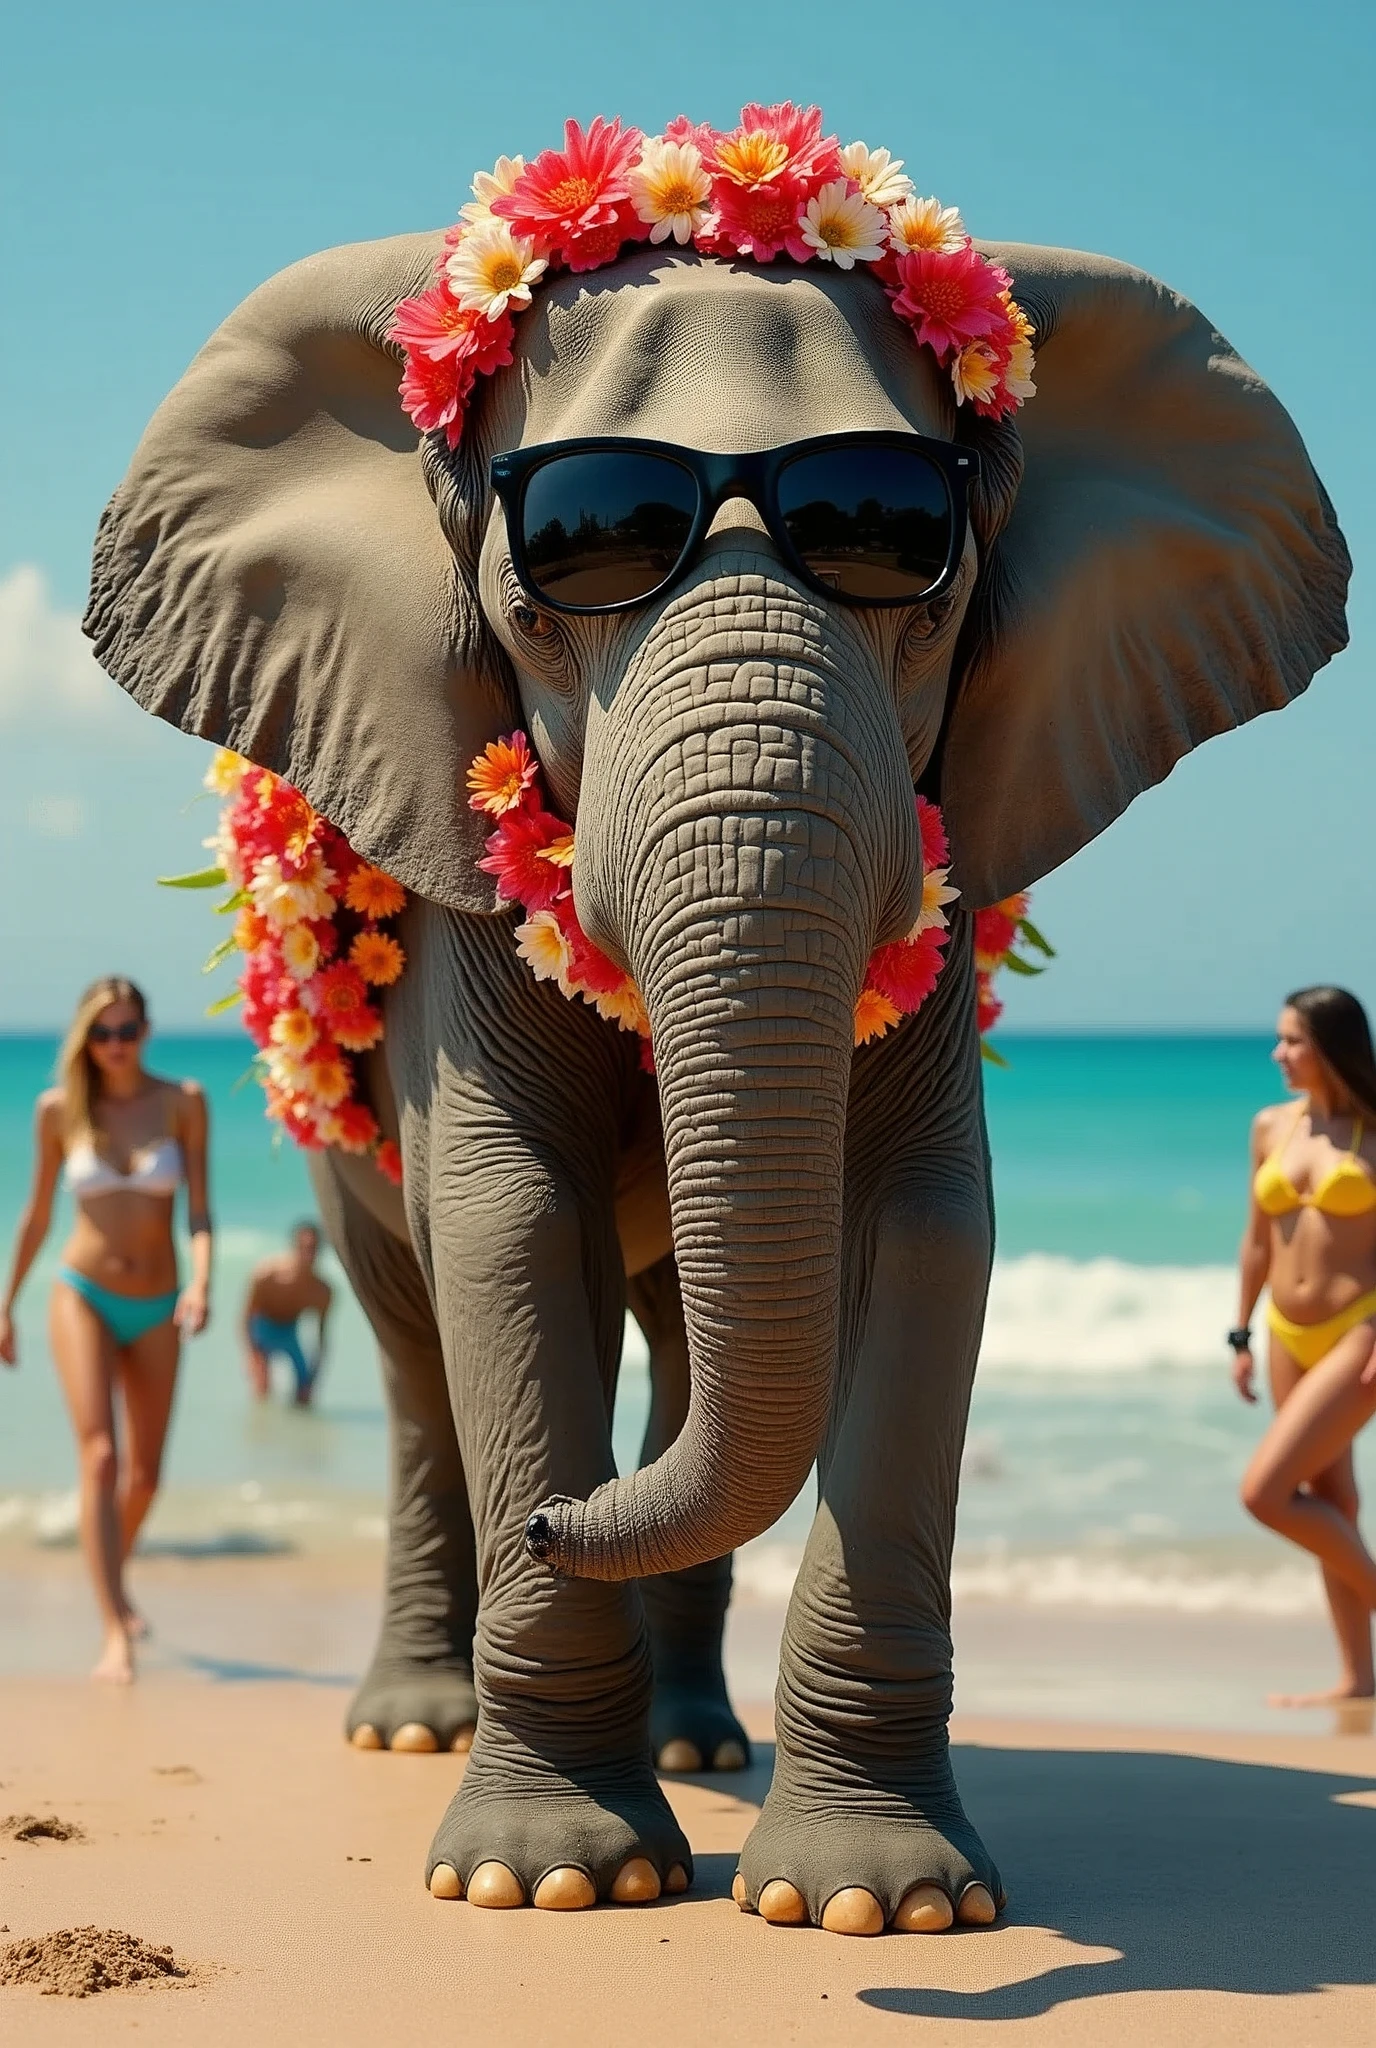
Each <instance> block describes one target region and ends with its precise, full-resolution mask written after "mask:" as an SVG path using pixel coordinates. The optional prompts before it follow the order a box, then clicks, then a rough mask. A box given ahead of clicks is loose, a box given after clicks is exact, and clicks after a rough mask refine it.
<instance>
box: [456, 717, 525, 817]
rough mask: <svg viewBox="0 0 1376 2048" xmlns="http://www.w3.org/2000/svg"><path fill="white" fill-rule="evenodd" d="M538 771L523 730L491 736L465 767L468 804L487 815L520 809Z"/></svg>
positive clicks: (493, 815) (504, 813)
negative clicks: (505, 736) (501, 736)
mask: <svg viewBox="0 0 1376 2048" xmlns="http://www.w3.org/2000/svg"><path fill="white" fill-rule="evenodd" d="M539 772H540V765H539V763H538V761H537V760H536V759H535V756H534V755H533V754H532V753H531V751H530V742H529V740H528V739H527V738H526V736H525V734H524V733H523V732H514V733H512V735H511V737H510V739H505V740H493V741H492V742H491V743H490V744H489V745H488V746H486V747H484V748H483V751H482V752H481V754H479V756H478V758H477V760H476V761H475V762H474V763H473V765H472V767H471V768H470V769H469V771H468V808H469V809H470V810H471V811H486V812H487V815H488V816H489V818H504V817H505V816H506V814H507V812H508V811H515V810H519V809H520V807H521V804H522V803H523V802H524V800H525V794H526V791H527V790H528V789H529V788H530V787H531V785H532V784H533V783H534V781H535V778H536V776H537V775H538V774H539Z"/></svg>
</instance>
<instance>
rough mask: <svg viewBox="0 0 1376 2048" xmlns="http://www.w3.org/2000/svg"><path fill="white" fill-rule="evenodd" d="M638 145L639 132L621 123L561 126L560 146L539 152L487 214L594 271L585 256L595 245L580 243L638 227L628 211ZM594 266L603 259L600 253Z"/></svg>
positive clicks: (575, 266) (571, 263)
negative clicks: (562, 140) (616, 230)
mask: <svg viewBox="0 0 1376 2048" xmlns="http://www.w3.org/2000/svg"><path fill="white" fill-rule="evenodd" d="M642 140H643V138H642V136H641V132H640V130H639V129H638V128H627V129H624V130H623V128H622V126H621V123H620V121H619V120H616V121H611V122H607V121H604V120H603V118H602V116H601V115H600V114H598V115H597V116H596V118H595V119H594V121H593V122H592V125H591V126H590V127H589V128H588V129H587V130H586V132H585V131H584V130H583V129H581V128H580V127H579V125H578V123H577V122H576V121H566V122H565V123H564V147H563V148H562V149H545V150H542V151H541V152H540V154H539V156H537V157H536V159H535V161H534V163H533V164H528V165H527V166H526V168H525V170H523V171H522V173H521V175H520V177H519V178H518V179H517V180H516V183H515V184H514V185H513V187H512V189H511V191H510V192H506V193H501V194H499V195H498V196H497V197H496V198H494V199H493V200H492V202H491V204H492V211H493V213H494V214H497V215H498V216H499V217H500V218H501V219H503V220H509V221H510V222H511V224H512V227H513V229H514V231H515V232H516V233H517V234H518V235H523V236H528V237H529V238H530V240H531V241H533V242H534V243H535V245H536V247H537V248H538V249H540V250H541V251H542V252H547V253H549V254H550V255H553V256H557V257H559V258H561V259H562V260H564V261H566V262H567V263H568V264H569V266H570V268H571V269H574V270H585V269H591V268H592V267H593V262H592V260H587V261H585V260H583V258H584V257H587V256H588V255H589V251H590V249H591V247H592V246H593V244H592V242H591V240H590V239H587V240H586V246H585V247H584V248H582V249H581V250H580V248H579V244H580V242H584V241H585V239H586V238H591V237H593V236H594V235H596V234H597V232H598V231H599V230H602V231H607V230H611V229H613V228H616V227H619V226H622V225H624V226H625V231H626V237H627V238H629V237H633V236H634V235H635V234H636V232H637V230H638V229H639V227H640V223H639V222H638V221H637V220H636V217H635V208H634V207H633V206H632V205H631V187H630V173H631V166H632V165H633V164H634V162H635V160H636V157H637V156H638V155H639V152H640V145H641V142H642ZM603 241H605V233H604V235H603ZM598 246H599V247H600V246H601V245H600V244H599V245H598ZM618 246H619V243H618ZM613 253H614V252H613ZM575 257H578V259H579V260H576V261H575ZM595 260H596V261H597V262H602V263H605V262H606V261H607V260H608V258H607V256H606V255H603V254H599V255H598V256H597V257H596V259H595Z"/></svg>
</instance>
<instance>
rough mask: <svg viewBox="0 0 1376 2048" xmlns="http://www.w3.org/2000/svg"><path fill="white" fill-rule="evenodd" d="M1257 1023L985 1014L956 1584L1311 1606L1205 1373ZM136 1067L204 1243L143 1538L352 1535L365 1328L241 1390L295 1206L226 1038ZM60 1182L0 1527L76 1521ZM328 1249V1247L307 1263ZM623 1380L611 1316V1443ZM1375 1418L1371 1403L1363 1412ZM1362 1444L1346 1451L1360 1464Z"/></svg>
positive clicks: (262, 1545) (371, 1371) (358, 1510)
mask: <svg viewBox="0 0 1376 2048" xmlns="http://www.w3.org/2000/svg"><path fill="white" fill-rule="evenodd" d="M1269 1048H1270V1041H1269V1040H1267V1039H1264V1038H1224V1037H1211V1038H1189V1037H1172V1038H1130V1037H1102V1038H1072V1037H1056V1038H1049V1037H1048V1038H1035V1037H1023V1036H1012V1035H1006V1036H1004V1037H1003V1038H1002V1039H1001V1040H1000V1049H1001V1051H1002V1052H1003V1054H1004V1056H1005V1058H1006V1059H1007V1060H1008V1062H1009V1065H1008V1068H1007V1069H1006V1070H1000V1069H997V1068H993V1067H990V1068H986V1080H987V1094H988V1112H989V1127H990V1135H991V1141H992V1146H993V1157H994V1177H995V1184H996V1199H997V1206H998V1252H997V1264H996V1268H995V1274H994V1282H993V1289H992V1295H991V1301H990V1310H989V1318H988V1325H987V1330H986V1335H985V1341H984V1348H983V1353H982V1357H981V1364H980V1372H979V1376H978V1380H977V1383H976V1389H975V1397H974V1405H973V1411H972V1415H971V1423H970V1435H969V1443H968V1448H967V1453H966V1459H965V1469H964V1477H963V1482H962V1492H961V1508H960V1522H959V1531H958V1545H957V1556H956V1568H955V1589H956V1594H957V1597H958V1599H961V1600H968V1601H992V1600H997V1601H1012V1602H1016V1603H1018V1604H1020V1605H1028V1606H1033V1607H1036V1606H1044V1607H1080V1608H1099V1609H1119V1610H1133V1609H1138V1610H1142V1609H1155V1610H1171V1609H1174V1610H1176V1611H1181V1612H1195V1613H1208V1612H1225V1611H1233V1612H1243V1613H1269V1614H1275V1615H1282V1614H1289V1613H1296V1614H1298V1613H1309V1612H1315V1611H1318V1609H1319V1605H1320V1593H1319V1585H1318V1579H1317V1574H1316V1572H1315V1571H1314V1569H1313V1568H1312V1567H1311V1566H1310V1564H1309V1562H1308V1561H1307V1560H1306V1559H1303V1558H1300V1557H1298V1556H1297V1555H1296V1554H1295V1553H1294V1552H1293V1551H1292V1550H1291V1549H1290V1548H1289V1547H1288V1546H1287V1545H1285V1544H1283V1543H1281V1542H1280V1541H1279V1540H1277V1539H1276V1538H1274V1537H1272V1536H1269V1535H1268V1534H1266V1533H1265V1532H1263V1531H1261V1530H1259V1529H1257V1528H1256V1527H1255V1526H1254V1525H1253V1524H1252V1523H1251V1522H1250V1521H1249V1520H1248V1518H1247V1517H1246V1516H1245V1515H1244V1514H1243V1512H1242V1510H1241V1508H1240V1507H1239V1506H1238V1504H1237V1484H1238V1480H1239V1478H1240V1476H1241V1473H1242V1471H1243V1468H1244V1466H1245V1464H1246V1462H1247V1459H1248V1456H1249V1455H1250V1451H1251V1448H1252V1446H1253V1444H1254V1443H1255V1442H1256V1440H1257V1437H1258V1436H1259V1434H1260V1432H1261V1429H1262V1428H1263V1426H1264V1422H1265V1416H1266V1413H1267V1411H1266V1409H1265V1408H1250V1409H1249V1408H1247V1407H1246V1406H1245V1405H1244V1404H1243V1403H1242V1402H1241V1401H1239V1400H1238V1398H1237V1396H1236V1395H1235V1393H1234V1392H1233V1390H1232V1386H1231V1383H1230V1380H1229V1375H1228V1354H1227V1352H1226V1350H1225V1349H1224V1345H1223V1341H1222V1338H1223V1332H1224V1331H1225V1330H1226V1329H1227V1328H1228V1326H1229V1324H1230V1323H1231V1322H1232V1320H1233V1315H1234V1300H1233V1290H1234V1284H1235V1283H1234V1278H1233V1270H1232V1261H1233V1257H1234V1254H1235V1250H1236V1244H1237V1239H1238V1236H1239V1233H1240V1230H1241V1226H1242V1221H1243V1211H1244V1191H1245V1174H1246V1156H1247V1152H1246V1148H1247V1128H1248V1122H1249V1119H1250V1117H1251V1115H1252V1113H1253V1112H1254V1111H1255V1110H1256V1109H1257V1108H1258V1107H1259V1106H1260V1105H1261V1104H1262V1103H1264V1102H1266V1101H1270V1100H1274V1099H1275V1098H1276V1097H1277V1095H1278V1094H1279V1089H1278V1087H1277V1082H1276V1076H1275V1072H1274V1069H1273V1068H1272V1067H1271V1066H1270V1064H1269V1061H1268V1057H1267V1056H1268V1052H1269ZM53 1053H54V1045H53V1043H52V1041H50V1040H46V1039H39V1038H27V1037H24V1038H20V1037H12V1038H0V1239H2V1240H3V1255H4V1257H5V1258H6V1259H8V1256H9V1245H10V1243H11V1241H12V1233H13V1230H14V1225H15V1221H16V1219H17V1215H18V1212H19V1209H20V1206H21V1204H22V1202H23V1199H24V1193H25V1188H26V1185H27V1179H28V1173H29V1166H30V1126H31V1121H32V1105H33V1099H34V1097H35V1095H36V1094H37V1092H38V1090H39V1089H40V1088H41V1087H42V1086H44V1085H45V1084H46V1082H47V1080H48V1078H49V1075H50V1071H51V1066H52V1060H53ZM152 1064H153V1065H154V1066H155V1067H156V1068H157V1069H158V1070H160V1071H162V1072H165V1073H175V1074H190V1075H195V1076H196V1077H197V1078H198V1079H199V1080H201V1081H202V1082H203V1083H204V1085H205V1086H206V1088H207V1089H208V1091H209V1095H210V1100H211V1105H212V1119H213V1125H212V1130H213V1154H212V1164H213V1197H214V1208H215V1214H216V1220H217V1230H218V1236H217V1258H216V1274H215V1297H214V1313H213V1320H212V1325H211V1328H210V1329H209V1331H208V1332H207V1333H206V1334H205V1335H204V1336H203V1337H202V1338H201V1339H199V1340H198V1341H196V1342H194V1343H193V1344H191V1345H189V1346H188V1348H187V1351H186V1353H185V1356H184V1363H183V1369H182V1380H181V1386H180V1391H179V1396H178V1406H177V1411H176V1415H175V1417H174V1422H173V1429H172V1435H171V1440H170V1446H169V1452H168V1456H167V1460H166V1464H165V1469H164V1492H163V1495H162V1497H161V1499H160V1501H159V1503H158V1506H157V1508H156V1509H155V1512H154V1516H153V1518H152V1520H151V1521H150V1523H149V1525H148V1530H147V1533H146V1537H145V1541H146V1542H147V1544H148V1545H149V1547H150V1548H152V1549H157V1548H158V1547H159V1546H165V1547H169V1548H172V1547H175V1548H176V1549H177V1550H178V1551H179V1552H180V1553H182V1554H186V1553H187V1551H188V1550H190V1551H192V1552H193V1553H197V1552H200V1553H204V1554H215V1553H232V1552H233V1551H235V1550H236V1549H243V1550H253V1549H283V1548H286V1547H288V1546H297V1547H307V1548H317V1547H330V1546H336V1545H341V1544H351V1545H357V1544H362V1545H368V1546H376V1547H377V1548H378V1549H379V1556H380V1545H381V1538H382V1533H383V1520H382V1514H383V1486H384V1472H385V1456H386V1441H385V1439H386V1425H385V1419H384V1415H383V1409H382V1402H381V1398H380V1392H379V1386H378V1379H377V1373H376V1368H375V1363H374V1355H373V1346H372V1340H371V1336H370V1333H369V1331H368V1329H367V1326H366V1324H365V1322H364V1320H363V1317H362V1315H361V1313H360V1311H359V1309H358V1308H357V1306H356V1304H355V1303H354V1302H353V1300H352V1298H351V1297H350V1296H349V1294H348V1289H347V1286H346V1285H344V1284H343V1282H342V1276H340V1275H339V1274H338V1273H337V1271H334V1272H331V1277H332V1278H334V1279H335V1280H336V1281H338V1282H339V1283H340V1290H339V1291H340V1300H339V1303H338V1313H337V1316H336V1320H335V1327H334V1332H333V1339H332V1345H331V1355H330V1358H329V1362H328V1365H327V1369H326V1374H325V1377H324V1379H323V1381H322V1385H321V1389H320V1394H319V1401H318V1406H317V1407H316V1408H315V1409H314V1410H313V1411H311V1412H307V1413H302V1412H299V1411H296V1410H293V1409H291V1408H290V1407H288V1406H287V1405H286V1386H285V1367H284V1366H281V1365H280V1364H279V1367H278V1370H280V1371H281V1372H282V1373H283V1375H284V1379H283V1382H281V1383H279V1385H278V1388H277V1392H276V1396H275V1398H274V1399H273V1401H272V1402H271V1403H269V1404H264V1405H258V1404H255V1403H253V1402H252V1401H251V1400H250V1399H249V1397H248V1392H247V1385H246V1381H245V1377H244V1374H243V1370H242V1366H241V1363H240V1360H239V1357H238V1352H237V1343H236V1324H237V1316H238V1307H239V1300H240V1297H241V1292H242V1289H243V1286H244V1283H245V1280H246V1278H247V1275H248V1272H249V1269H250V1267H251V1266H252V1264H253V1263H254V1261H255V1260H257V1259H258V1258H260V1257H261V1256H262V1255H263V1254H264V1253H265V1252H267V1251H269V1250H272V1249H274V1248H276V1247H277V1246H278V1245H280V1244H281V1243H282V1242H283V1240H284V1238H285V1236H286V1234H287V1232H288V1230H289V1229H290V1226H291V1224H292V1223H293V1222H294V1221H296V1220H297V1219H298V1218H301V1217H304V1216H308V1215H309V1214H310V1213H311V1208H312V1204H311V1197H310V1188H309V1183H308V1180H307V1177H306V1173H305V1169H304V1166H303V1164H302V1161H301V1159H300V1157H299V1156H298V1155H297V1154H296V1153H295V1152H294V1151H293V1149H292V1148H291V1147H290V1146H289V1145H283V1146H281V1147H276V1148H275V1147H274V1145H273V1142H272V1137H271V1133H270V1127H269V1125H268V1124H267V1123H266V1121H265V1119H264V1117H263V1114H262V1107H261V1098H260V1096H259V1094H258V1091H257V1089H256V1087H255V1086H254V1084H253V1083H252V1082H246V1081H245V1079H244V1076H245V1071H246V1068H247V1064H248V1048H247V1043H246V1041H244V1040H242V1039H239V1038H234V1037H209V1036H205V1037H186V1038H178V1037H172V1036H168V1037H164V1038H159V1039H158V1040H157V1041H156V1043H155V1046H154V1048H153V1051H152ZM65 1201H66V1198H65V1197H64V1198H63V1204H64V1208H63V1211H62V1212H60V1213H59V1216H58V1218H57V1219H56V1223H55V1227H54V1231H53V1234H52V1237H51V1238H50V1241H49V1244H48V1246H47V1247H46V1249H45V1251H44V1253H43V1255H42V1257H41V1259H40V1262H39V1264H38V1266H37V1268H36V1269H35V1271H34V1272H33V1274H32V1275H31V1276H30V1280H29V1283H28V1286H27V1288H26V1291H25V1294H24V1296H23V1299H22V1301H21V1305H20V1314H19V1331H20V1343H21V1367H20V1370H18V1371H17V1372H13V1373H7V1372H0V1552H3V1549H4V1548H6V1547H8V1546H11V1545H33V1544H41V1545H53V1544H69V1543H71V1542H72V1541H73V1540H74V1524H75V1495H74V1492H73V1490H72V1481H73V1450H72V1443H71V1438H70V1434H69V1431H68V1427H67V1423H66V1419H65V1415H64V1411H63V1408H62V1404H61V1399H60V1395H59V1391H58V1388H57V1384H56V1380H55V1377H54V1374H53V1371H52V1367H51V1362H50V1360H49V1357H48V1352H47V1344H46V1337H45V1310H46V1293H47V1285H46V1283H47V1282H48V1280H49V1279H50V1278H51V1275H52V1273H53V1270H54V1268H55V1266H56V1264H57V1257H58V1250H59V1247H60V1245H61V1243H62V1241H63V1234H64V1229H65V1222H66V1215H65ZM331 1265H332V1262H330V1261H327V1270H329V1269H330V1267H331ZM647 1399H648V1390H647V1383H646V1377H645V1366H644V1354H643V1348H642V1346H641V1345H640V1342H639V1338H638V1334H637V1333H636V1332H635V1331H634V1328H633V1327H628V1334H627V1345H626V1354H625V1360H624V1366H623V1372H622V1386H621V1393H620V1397H619V1400H618V1406H617V1415H616V1429H615V1438H616V1448H617V1457H618V1461H619V1464H620V1466H621V1469H622V1470H626V1469H628V1467H629V1466H631V1465H633V1464H634V1463H635V1462H636V1452H637V1448H638V1445H639V1441H640V1433H641V1430H642V1429H643V1426H644V1418H645V1412H646V1406H647ZM1373 1435H1376V1432H1374V1433H1373ZM1374 1459H1376V1452H1373V1449H1372V1447H1371V1445H1366V1446H1359V1467H1360V1466H1362V1465H1365V1469H1366V1474H1367V1477H1368V1480H1370V1479H1371V1478H1372V1477H1373V1476H1376V1463H1374V1462H1373V1460H1374ZM810 1515H811V1501H810V1499H809V1498H804V1499H802V1500H800V1501H799V1502H798V1503H795V1505H794V1507H793V1508H792V1509H791V1510H790V1511H789V1513H788V1514H787V1515H786V1516H785V1517H784V1518H783V1520H782V1522H781V1523H779V1524H778V1525H777V1526H776V1528H775V1529H773V1530H771V1531H770V1532H768V1534H767V1535H766V1536H765V1537H763V1538H761V1539H759V1540H758V1541H757V1542H756V1543H754V1544H752V1545H751V1546H749V1548H748V1550H747V1551H746V1552H745V1553H743V1555H742V1559H741V1561H740V1567H739V1569H740V1576H741V1579H742V1582H743V1583H744V1584H746V1585H748V1586H751V1587H753V1588H754V1589H755V1590H757V1591H758V1592H760V1593H762V1594H763V1593H767V1592H774V1591H782V1590H784V1589H785V1588H786V1587H787V1585H788V1583H789V1582H790V1580H791V1576H792V1572H793V1569H794V1567H795V1565H796V1561H797V1556H798V1553H799V1548H800V1545H801V1542H802V1540H803V1538H804V1536H805V1534H806V1529H807V1524H808V1521H809V1519H810Z"/></svg>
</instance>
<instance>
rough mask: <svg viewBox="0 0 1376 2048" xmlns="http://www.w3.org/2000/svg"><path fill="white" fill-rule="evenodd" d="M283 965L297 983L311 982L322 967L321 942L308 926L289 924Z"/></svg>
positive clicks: (284, 933)
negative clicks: (312, 977) (317, 969)
mask: <svg viewBox="0 0 1376 2048" xmlns="http://www.w3.org/2000/svg"><path fill="white" fill-rule="evenodd" d="M282 965H283V966H284V967H285V968H286V970H287V972H288V974H290V975H292V976H293V977H294V979H295V980H297V981H309V980H310V978H311V976H312V975H313V974H314V973H315V970H316V968H317V967H318V966H319V965H320V941H319V940H318V939H317V938H316V936H315V933H314V932H313V931H312V930H311V928H310V926H309V925H308V924H289V925H288V926H287V928H286V930H285V931H284V932H283V934H282ZM284 1042H285V1041H284ZM307 1042H308V1043H309V1041H307Z"/></svg>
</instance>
